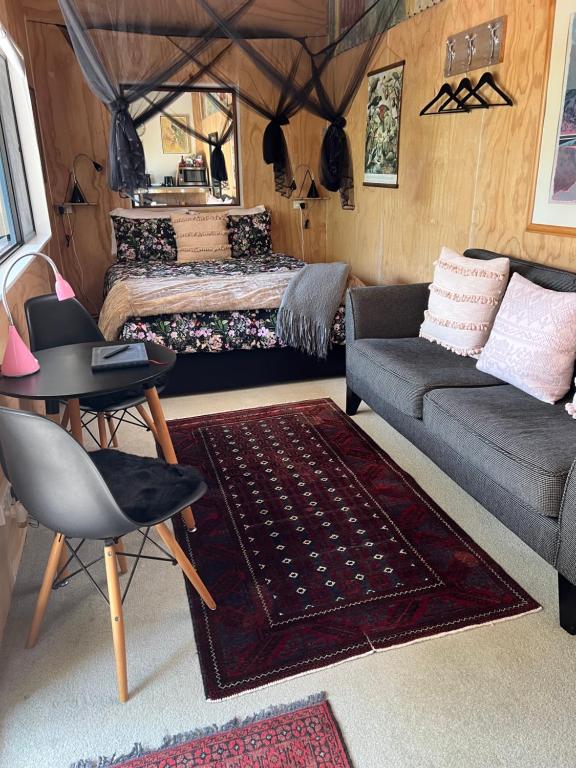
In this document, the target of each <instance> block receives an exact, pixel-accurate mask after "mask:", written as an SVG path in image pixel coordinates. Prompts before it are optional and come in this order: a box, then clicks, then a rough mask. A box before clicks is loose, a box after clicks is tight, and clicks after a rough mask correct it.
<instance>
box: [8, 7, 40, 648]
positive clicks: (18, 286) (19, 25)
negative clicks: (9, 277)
mask: <svg viewBox="0 0 576 768" xmlns="http://www.w3.org/2000/svg"><path fill="white" fill-rule="evenodd" d="M0 22H2V24H3V25H4V26H5V27H6V29H7V31H8V32H9V34H10V35H11V36H12V37H13V38H14V40H15V42H16V43H17V45H19V46H20V48H21V50H22V51H23V53H24V55H25V57H26V58H27V57H28V51H27V47H26V34H25V25H24V15H23V13H22V9H21V8H20V6H19V4H18V2H17V0H0ZM50 290H51V288H50V279H49V270H48V267H47V264H46V263H45V262H44V261H40V260H36V261H34V262H32V264H31V265H30V266H29V267H28V269H27V270H26V271H25V272H24V274H23V275H21V276H20V278H19V279H18V281H17V282H16V283H14V286H13V287H12V288H11V289H10V291H9V293H8V301H9V303H10V307H11V308H12V313H13V315H14V321H15V323H16V326H17V328H18V329H19V330H20V332H21V333H22V335H23V336H24V337H26V321H25V318H24V302H25V301H26V300H27V299H29V298H30V297H32V296H36V295H38V294H42V293H47V292H48V291H50ZM7 329H8V321H7V318H6V315H5V313H4V310H3V309H0V359H1V358H2V357H3V355H4V347H5V345H6V337H7ZM0 405H3V406H6V405H8V406H13V407H19V406H24V405H25V404H23V403H19V402H18V401H14V400H10V399H8V398H4V397H0ZM5 490H6V481H5V479H4V477H3V476H1V474H0V496H3V495H4V493H5ZM25 536H26V530H25V529H24V528H19V527H18V526H17V525H16V523H15V522H14V520H13V519H12V518H9V519H8V520H7V521H6V524H5V525H0V640H1V638H2V632H3V629H4V624H5V622H6V618H7V616H8V610H9V607H10V599H11V595H12V587H13V583H14V580H15V577H16V571H17V569H18V564H19V562H20V557H21V554H22V548H23V546H24V540H25Z"/></svg>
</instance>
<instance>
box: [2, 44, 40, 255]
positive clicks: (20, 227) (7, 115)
mask: <svg viewBox="0 0 576 768" xmlns="http://www.w3.org/2000/svg"><path fill="white" fill-rule="evenodd" d="M34 234H35V229H34V218H33V216H32V206H31V204H30V195H29V193H28V182H27V179H26V170H25V167H24V158H23V156H22V147H21V144H20V135H19V132H18V122H17V118H16V110H15V107H14V100H13V97H12V87H11V83H10V74H9V69H8V61H7V59H6V57H5V56H4V55H3V54H2V53H0V259H1V258H3V257H5V256H7V255H8V254H9V253H11V252H12V251H13V250H15V249H16V248H17V247H18V246H19V245H22V244H23V243H25V242H27V241H28V240H30V239H31V238H32V237H33V236H34Z"/></svg>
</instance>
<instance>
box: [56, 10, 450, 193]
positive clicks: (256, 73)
mask: <svg viewBox="0 0 576 768" xmlns="http://www.w3.org/2000/svg"><path fill="white" fill-rule="evenodd" d="M58 1H59V4H60V8H61V10H62V14H63V16H64V20H65V23H66V27H67V29H68V33H69V36H70V40H71V42H72V45H73V47H74V51H75V53H76V56H77V59H78V62H79V64H80V67H81V69H82V71H83V73H84V75H85V77H86V80H87V81H88V84H89V86H90V88H91V89H92V91H93V92H94V93H95V94H96V96H97V97H98V98H99V99H101V101H102V102H103V103H104V104H105V105H106V107H107V108H108V109H109V111H110V116H111V126H110V144H109V162H108V178H109V184H110V186H111V188H112V189H114V190H118V191H121V192H123V193H126V194H131V193H132V192H133V191H134V190H135V189H137V188H139V187H141V186H143V185H144V181H145V161H144V153H143V149H142V144H141V141H140V138H139V136H138V133H137V127H138V125H140V124H142V123H143V122H145V121H146V120H149V119H150V118H151V117H153V116H154V115H156V114H158V113H161V114H163V115H165V116H166V117H168V118H170V119H173V118H172V116H171V115H170V114H169V113H168V112H167V111H166V109H167V107H168V106H169V104H170V103H171V100H172V99H174V98H175V96H176V95H177V93H178V92H179V89H181V87H182V86H185V85H193V84H194V83H199V82H203V83H212V84H214V83H216V84H217V85H220V86H233V87H234V88H235V89H236V91H237V93H238V96H239V98H240V100H241V101H242V102H243V103H244V104H245V105H246V106H247V107H248V108H250V109H252V110H254V111H256V112H257V113H258V114H260V115H261V116H263V117H264V118H266V120H267V121H268V123H267V127H266V128H265V130H264V132H263V159H264V161H265V162H266V163H269V164H271V165H272V166H273V169H274V179H275V186H276V190H277V191H278V192H279V193H280V194H283V195H286V196H289V195H290V194H291V185H290V181H291V170H290V161H289V156H288V149H287V145H286V140H285V137H284V133H283V126H285V125H287V124H288V122H289V120H290V118H291V117H293V115H295V114H296V113H297V112H298V111H299V110H300V109H306V110H308V111H310V112H312V113H313V114H315V115H316V116H318V117H319V118H322V119H323V120H325V121H326V122H327V129H326V131H325V134H324V139H323V142H322V146H321V151H320V181H321V183H322V184H323V185H324V186H325V187H326V189H328V190H330V191H337V190H339V191H340V195H341V199H342V204H343V206H345V207H352V205H353V198H352V191H353V182H352V169H351V162H350V152H349V148H348V139H347V136H346V132H345V126H346V113H347V111H348V109H349V107H350V104H351V102H352V100H353V98H354V95H355V93H356V91H357V89H358V86H359V85H360V82H361V81H362V78H363V76H364V74H365V72H366V68H367V66H368V63H369V61H370V58H371V57H372V55H373V54H374V51H375V49H376V46H377V44H378V42H379V39H380V37H381V35H382V33H383V32H385V31H386V30H387V29H388V28H389V27H391V26H392V25H393V24H396V23H398V22H399V21H401V20H402V19H404V18H405V17H406V15H407V14H408V13H410V12H412V11H413V10H421V9H422V8H423V7H424V6H426V5H430V4H432V3H433V2H434V1H439V0H282V1H281V2H279V0H58ZM415 4H417V5H418V7H415ZM167 85H173V86H175V88H174V92H170V90H168V91H167V90H166V86H167ZM182 129H186V130H191V131H193V130H194V129H191V128H189V127H188V126H182ZM229 136H230V130H228V129H227V130H224V131H222V133H221V134H220V135H219V140H218V143H219V146H217V147H213V150H214V151H213V152H212V156H211V158H212V159H211V162H213V163H214V166H213V168H212V173H213V175H214V174H216V176H217V177H219V178H225V177H226V168H225V164H224V165H222V164H223V155H222V152H221V145H222V144H223V143H224V142H225V141H227V140H228V138H229ZM202 138H204V139H206V137H202Z"/></svg>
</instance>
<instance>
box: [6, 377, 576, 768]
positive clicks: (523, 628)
mask: <svg viewBox="0 0 576 768" xmlns="http://www.w3.org/2000/svg"><path fill="white" fill-rule="evenodd" d="M316 397H332V398H333V399H334V400H335V401H336V402H337V403H338V404H339V405H341V406H343V403H344V383H343V381H342V380H331V381H319V382H310V383H300V384H292V385H284V386H276V387H267V388H263V389H252V390H245V391H241V392H230V393H222V394H215V395H203V396H197V397H186V398H177V399H170V400H166V401H165V403H164V407H165V411H166V414H167V417H168V418H177V417H184V416H192V415H195V414H201V413H213V412H217V411H224V410H232V409H237V408H250V407H254V406H259V405H264V404H273V403H280V402H292V401H297V400H305V399H311V398H316ZM355 418H356V420H357V422H358V423H359V424H360V425H361V426H362V427H363V428H364V429H365V430H366V431H367V432H368V433H369V434H370V435H371V436H372V437H373V438H375V439H376V440H377V442H378V443H379V444H380V445H381V446H382V447H383V448H384V449H385V450H386V451H388V452H389V453H390V454H391V456H392V457H393V458H395V459H396V461H397V462H398V463H399V464H401V465H402V466H403V467H404V468H405V469H406V470H407V471H409V472H410V473H411V474H412V475H413V476H414V477H415V478H416V480H417V481H418V482H419V483H420V484H421V485H422V487H423V488H424V489H425V490H426V491H427V492H428V493H429V494H430V495H431V496H432V497H433V498H434V499H435V500H436V501H437V502H438V503H439V504H440V505H441V506H442V507H443V508H444V509H445V510H446V511H447V512H448V513H449V514H450V515H451V516H452V517H453V518H454V519H455V520H456V521H457V522H458V523H459V524H460V525H461V526H462V527H463V528H464V529H465V530H466V531H467V532H468V533H469V534H470V535H471V536H472V537H473V538H474V539H475V541H476V542H477V543H478V544H480V545H481V546H482V547H484V548H485V549H486V550H487V551H488V552H489V553H490V554H491V555H492V557H494V558H495V559H496V560H497V561H498V562H500V563H501V564H502V565H503V566H504V567H505V568H506V570H507V571H508V573H510V574H511V575H512V576H513V577H514V578H515V579H517V580H518V582H519V583H520V584H521V585H522V586H523V587H524V588H525V589H527V590H528V591H529V592H530V593H531V594H532V595H533V597H534V598H535V599H536V600H538V601H539V602H540V603H541V604H542V605H543V606H544V610H543V611H540V612H539V613H535V614H532V615H528V616H524V617H521V618H517V619H514V620H512V621H506V622H503V623H499V624H495V625H493V626H483V627H480V628H476V629H471V630H469V631H466V632H462V633H458V634H454V635H451V636H447V637H442V638H437V639H432V640H429V641H427V642H423V643H418V644H415V645H411V646H407V647H403V648H398V649H395V650H389V651H386V652H383V653H378V654H374V655H372V656H369V657H366V658H363V659H358V660H356V661H350V662H347V663H344V664H341V665H339V666H337V667H334V668H332V669H327V670H324V671H320V672H315V673H313V674H310V675H306V676H303V677H299V678H296V679H293V680H288V681H286V682H282V683H279V684H277V685H274V686H272V687H269V688H266V689H264V690H261V691H256V692H254V693H249V694H245V695H243V696H241V697H239V698H235V699H229V700H226V701H223V702H206V701H205V699H204V694H203V689H202V681H201V676H200V669H199V665H198V660H197V656H196V648H195V644H194V637H193V632H192V626H191V621H190V615H189V610H188V605H187V601H186V597H185V592H184V584H183V581H182V577H181V575H180V573H179V572H178V571H177V570H176V569H175V568H172V567H170V566H168V565H160V564H146V565H144V566H143V567H142V571H141V572H140V574H139V578H138V579H137V580H136V581H135V584H134V586H133V588H132V591H131V593H130V594H129V596H128V599H127V603H126V606H125V614H126V627H127V652H128V671H129V684H130V691H131V699H130V701H129V702H128V703H127V704H124V705H121V704H119V703H118V702H117V699H116V687H115V677H114V666H113V655H112V646H111V638H110V631H109V625H108V609H107V606H106V605H105V604H104V602H103V601H102V600H101V598H100V597H99V596H98V595H97V594H96V592H95V591H94V590H93V588H92V587H91V586H90V585H89V584H88V583H87V582H86V581H85V580H84V579H76V580H75V581H74V582H72V583H71V584H70V585H69V586H67V587H66V588H64V589H61V590H59V591H57V592H54V593H53V594H52V596H51V602H50V605H49V609H48V612H47V616H46V620H45V623H44V626H43V630H42V634H41V637H40V641H39V642H38V645H37V647H36V648H35V649H33V650H30V651H26V650H24V640H25V636H26V631H27V626H28V622H29V619H30V617H31V614H32V610H33V605H34V600H35V594H36V591H37V588H38V586H39V583H40V579H41V574H42V571H43V568H44V564H45V560H46V556H47V551H48V547H49V542H50V536H49V535H48V534H47V532H46V531H44V530H41V529H38V528H30V529H29V532H28V538H27V543H26V547H25V552H24V559H23V563H22V567H21V569H20V573H19V577H18V581H17V585H16V591H15V594H14V600H13V605H12V611H11V615H10V618H9V622H8V626H7V628H6V633H5V637H4V641H3V646H2V649H1V652H0V766H2V768H33V767H34V768H39V767H40V766H42V768H65V767H66V766H68V765H69V764H70V763H71V762H72V761H74V760H78V759H80V758H83V757H94V756H98V755H111V754H113V753H114V752H116V751H120V752H122V751H125V750H129V749H130V748H131V747H132V744H133V743H134V742H142V743H144V744H145V745H148V746H150V747H155V746H157V745H159V744H160V743H161V742H162V737H163V736H164V735H167V734H174V733H179V732H182V731H188V730H191V729H193V728H196V727H199V726H203V725H206V724H209V723H218V724H220V723H224V722H226V721H228V720H229V719H231V718H232V717H234V716H240V717H244V716H247V715H249V714H252V713H254V712H256V711H259V710H261V709H263V708H265V707H267V706H269V705H271V704H277V703H287V702H291V701H294V700H297V699H299V698H303V697H305V696H307V695H308V694H310V693H315V692H318V691H326V692H327V694H328V696H329V698H330V702H331V703H332V706H333V708H334V712H335V715H336V717H337V718H338V720H339V722H340V724H341V727H342V731H343V734H344V737H345V739H346V742H347V744H348V746H349V749H350V753H351V757H352V759H353V761H354V764H355V766H356V768H457V767H458V768H461V767H466V768H500V766H501V767H502V768H516V767H517V768H573V766H575V765H576V740H575V738H574V723H575V722H576V638H571V637H570V636H569V635H567V634H566V633H565V632H563V631H562V630H561V629H560V627H559V626H558V618H557V605H556V574H555V571H554V570H553V569H552V568H551V567H550V566H548V565H547V564H546V563H544V562H543V561H542V560H541V559H540V558H539V557H538V556H537V555H535V554H534V553H533V552H532V551H531V550H530V549H529V548H528V547H526V546H525V545H524V544H523V543H522V542H521V541H519V540H518V539H517V538H516V537H515V536H514V535H513V534H512V533H510V532H509V531H508V530H507V529H506V528H504V527H503V526H502V525H501V524H500V523H499V522H498V521H496V520H495V519H494V518H493V517H492V516H491V515H490V514H488V513H487V512H486V511H485V510H484V509H483V508H482V507H480V505H479V504H477V503H476V502H475V501H474V500H473V499H471V498H470V497H469V496H468V495H467V494H466V493H464V492H463V491H462V490H461V489H459V488H458V487H457V486H456V485H455V484H454V483H453V482H452V481H451V480H450V479H449V478H447V477H446V476H445V475H444V474H443V473H442V472H440V470H438V468H437V467H435V465H434V464H432V463H431V462H430V461H429V460H428V459H426V458H425V457H424V456H423V455H422V454H421V453H420V452H419V451H418V450H416V449H415V448H414V447H413V446H411V445H410V444H409V443H408V442H407V441H406V440H404V438H402V437H401V436H400V435H398V434H397V433H395V432H394V431H393V430H392V429H391V428H390V427H388V426H387V425H386V424H385V423H384V422H383V421H382V420H381V419H380V418H379V417H378V416H376V415H375V414H373V413H372V412H371V411H370V410H369V409H368V408H367V407H366V406H365V405H363V406H362V408H361V411H360V412H359V414H358V416H357V417H355ZM121 441H122V447H123V448H125V449H126V450H133V451H134V452H138V453H142V454H147V453H149V454H152V452H153V446H152V442H151V438H150V437H149V436H148V435H146V434H145V433H144V432H143V431H141V430H136V429H133V428H125V429H124V431H123V434H122V438H121Z"/></svg>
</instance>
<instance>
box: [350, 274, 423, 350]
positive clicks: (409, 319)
mask: <svg viewBox="0 0 576 768" xmlns="http://www.w3.org/2000/svg"><path fill="white" fill-rule="evenodd" d="M427 306H428V283H415V284H413V285H374V286H368V287H364V288H351V289H350V290H349V291H348V295H347V297H346V341H347V342H351V341H355V340H356V339H401V338H410V337H415V336H418V333H419V331H420V325H421V324H422V321H423V320H424V310H425V309H426V307H427Z"/></svg>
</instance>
